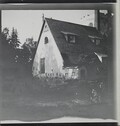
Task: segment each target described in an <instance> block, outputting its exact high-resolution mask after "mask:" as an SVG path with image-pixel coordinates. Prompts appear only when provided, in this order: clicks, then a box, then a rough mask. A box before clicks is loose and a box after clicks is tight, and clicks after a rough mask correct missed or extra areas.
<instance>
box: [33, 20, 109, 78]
mask: <svg viewBox="0 0 120 126" xmlns="http://www.w3.org/2000/svg"><path fill="white" fill-rule="evenodd" d="M101 41H102V36H101V35H100V33H99V31H98V30H97V29H96V28H94V27H90V26H84V25H79V24H74V23H70V22H65V21H60V20H55V19H49V18H45V19H44V23H43V26H42V29H41V32H40V36H39V40H38V47H37V50H36V54H35V58H34V61H33V68H32V72H33V76H36V77H39V78H43V77H50V78H51V77H52V78H54V77H60V78H61V77H64V78H65V79H81V80H94V79H97V78H100V76H102V74H101V70H100V68H101V66H102V63H103V61H102V59H105V57H107V55H106V54H105V53H104V52H103V50H102V49H101V48H100V45H101ZM101 52H102V53H101Z"/></svg>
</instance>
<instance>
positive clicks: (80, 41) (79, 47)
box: [45, 18, 101, 66]
mask: <svg viewBox="0 0 120 126" xmlns="http://www.w3.org/2000/svg"><path fill="white" fill-rule="evenodd" d="M45 21H46V22H47V23H48V26H49V28H50V30H51V32H52V34H53V37H54V39H55V42H56V44H57V46H58V48H59V50H60V52H61V55H62V57H63V60H64V65H65V64H66V63H67V65H68V64H69V66H70V65H72V66H74V65H76V64H79V61H78V59H79V57H80V54H81V53H84V54H88V53H89V54H91V53H92V54H93V53H94V48H95V47H94V44H93V43H92V42H91V40H90V38H89V37H88V36H94V37H99V38H101V35H100V33H99V32H98V31H97V29H96V28H94V27H90V26H84V25H79V24H74V23H70V22H65V21H60V20H55V19H49V18H45ZM65 33H67V34H74V35H76V36H77V39H76V43H69V42H67V41H66V39H65V36H64V34H65ZM68 62H69V63H68Z"/></svg>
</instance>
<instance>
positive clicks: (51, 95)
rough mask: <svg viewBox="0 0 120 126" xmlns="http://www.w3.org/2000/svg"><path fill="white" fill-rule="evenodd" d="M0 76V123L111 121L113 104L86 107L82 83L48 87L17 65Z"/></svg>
mask: <svg viewBox="0 0 120 126" xmlns="http://www.w3.org/2000/svg"><path fill="white" fill-rule="evenodd" d="M1 77H2V78H1V81H0V82H1V83H0V86H1V94H0V104H1V105H2V107H1V108H2V110H1V112H2V114H0V115H2V116H1V120H23V121H43V120H47V119H53V118H57V117H63V116H78V117H86V118H104V119H107V118H111V119H113V118H114V104H108V103H107V102H104V103H102V104H90V102H89V92H88V90H87V88H86V86H85V84H83V83H78V82H69V83H67V84H63V85H59V86H50V85H48V84H46V83H45V82H43V81H40V80H38V79H34V78H33V77H32V75H31V74H30V71H28V70H26V69H25V68H24V69H20V68H19V67H18V66H17V70H11V69H10V70H9V68H8V67H7V68H5V69H2V76H1ZM106 100H107V99H106ZM111 102H112V100H111Z"/></svg>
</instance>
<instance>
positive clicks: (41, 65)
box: [40, 58, 45, 73]
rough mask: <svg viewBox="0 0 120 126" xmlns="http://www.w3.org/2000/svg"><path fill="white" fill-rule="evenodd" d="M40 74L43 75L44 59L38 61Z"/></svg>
mask: <svg viewBox="0 0 120 126" xmlns="http://www.w3.org/2000/svg"><path fill="white" fill-rule="evenodd" d="M40 72H41V73H45V58H41V59H40Z"/></svg>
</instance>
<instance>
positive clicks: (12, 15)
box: [2, 10, 94, 43]
mask: <svg viewBox="0 0 120 126" xmlns="http://www.w3.org/2000/svg"><path fill="white" fill-rule="evenodd" d="M43 14H44V16H45V17H47V18H53V19H57V20H62V21H67V22H73V23H77V24H83V25H87V24H86V23H87V22H85V21H84V18H85V17H87V16H88V15H89V16H91V18H92V17H93V15H94V10H3V11H2V29H3V28H4V27H8V28H9V30H10V32H11V30H12V27H14V28H15V29H17V31H18V37H19V39H20V42H21V43H24V42H25V40H26V38H30V37H33V38H34V40H36V41H37V40H38V37H39V34H40V30H41V26H42V15H43ZM90 20H91V19H90Z"/></svg>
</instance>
